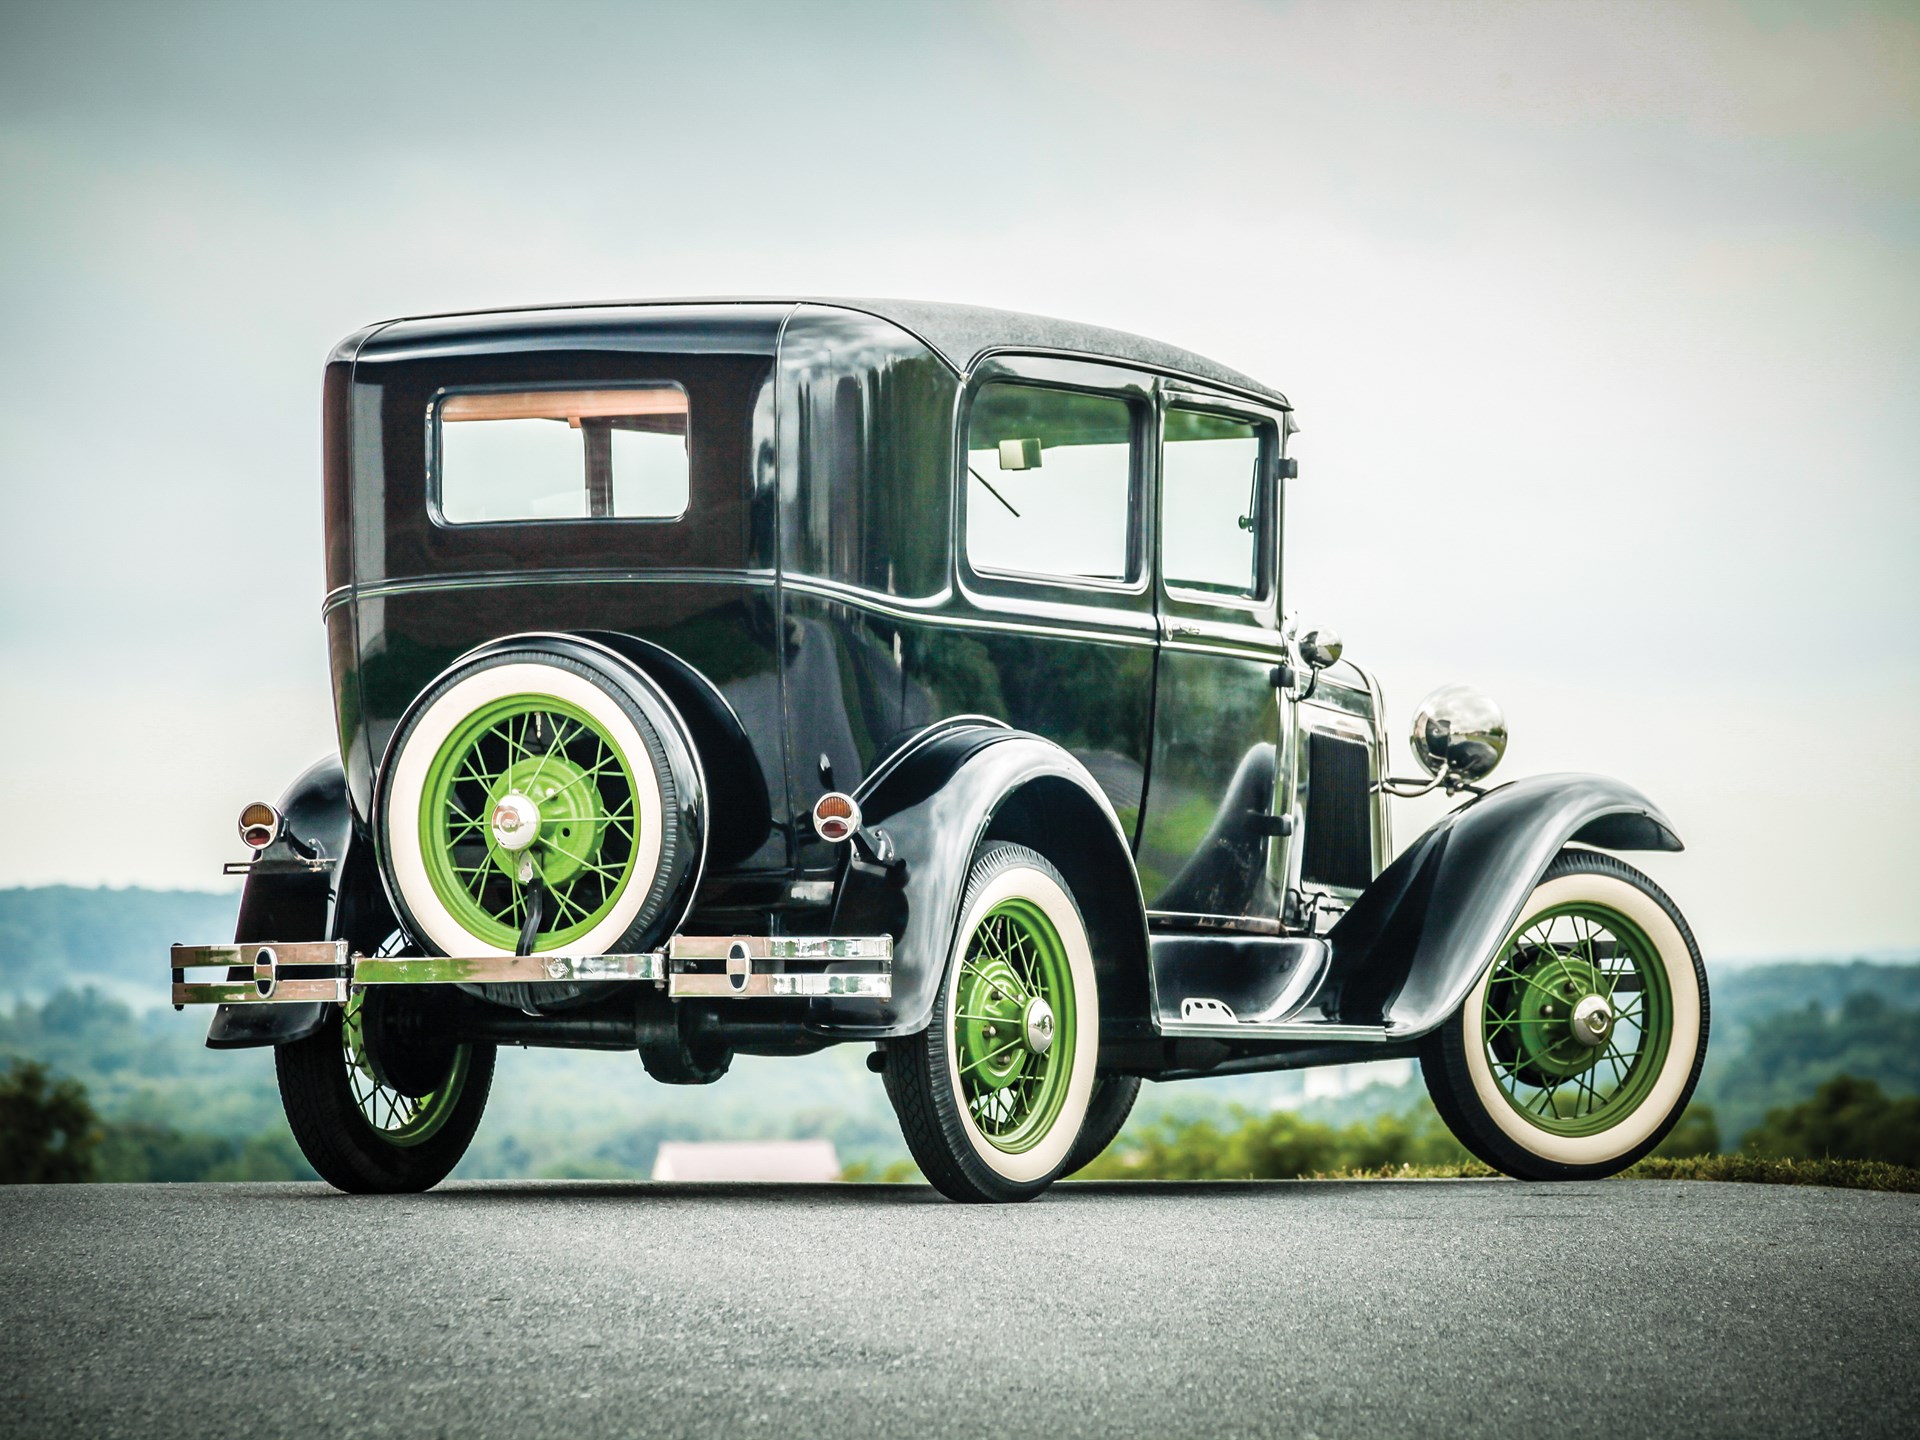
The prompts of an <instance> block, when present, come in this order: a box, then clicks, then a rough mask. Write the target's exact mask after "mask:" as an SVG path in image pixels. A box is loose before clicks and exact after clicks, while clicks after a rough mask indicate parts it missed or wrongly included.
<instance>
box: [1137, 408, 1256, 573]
mask: <svg viewBox="0 0 1920 1440" xmlns="http://www.w3.org/2000/svg"><path fill="white" fill-rule="evenodd" d="M1261 428H1262V427H1260V426H1259V425H1256V424H1254V423H1252V422H1250V421H1246V420H1237V419H1233V418H1231V417H1229V416H1225V415H1211V414H1208V413H1207V412H1206V411H1204V410H1186V409H1181V408H1180V407H1178V406H1175V407H1171V408H1169V409H1168V411H1167V417H1166V428H1165V430H1164V431H1163V433H1162V435H1161V442H1162V443H1161V452H1160V457H1161V458H1160V494H1161V507H1160V508H1161V517H1160V537H1161V538H1160V569H1161V573H1162V574H1163V575H1164V576H1165V577H1166V582H1167V584H1168V585H1169V586H1172V587H1175V588H1178V589H1182V590H1204V591H1207V592H1209V593H1212V594H1216V595H1234V596H1252V595H1257V594H1259V593H1260V578H1259V572H1258V570H1257V568H1256V567H1257V566H1258V564H1259V555H1260V546H1259V536H1260V431H1261Z"/></svg>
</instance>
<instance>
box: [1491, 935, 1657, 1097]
mask: <svg viewBox="0 0 1920 1440" xmlns="http://www.w3.org/2000/svg"><path fill="white" fill-rule="evenodd" d="M1480 1024H1481V1034H1482V1039H1483V1043H1484V1044H1485V1046H1486V1052H1487V1060H1488V1063H1489V1065H1490V1066H1491V1068H1492V1071H1493V1075H1494V1078H1495V1079H1496V1080H1497V1082H1498V1083H1499V1086H1500V1089H1501V1092H1502V1094H1503V1095H1504V1096H1505V1097H1506V1100H1507V1102H1508V1103H1509V1104H1510V1105H1512V1106H1513V1108H1514V1109H1515V1110H1517V1111H1518V1112H1519V1113H1520V1114H1521V1115H1523V1116H1525V1117H1526V1118H1527V1119H1528V1120H1529V1121H1530V1122H1532V1123H1533V1124H1535V1125H1537V1126H1539V1127H1540V1128H1541V1129H1543V1130H1547V1131H1550V1132H1552V1133H1554V1134H1558V1135H1591V1134H1595V1133H1598V1132H1599V1131H1602V1130H1605V1129H1607V1128H1609V1127H1610V1126H1612V1125H1614V1124H1616V1123H1617V1122H1618V1121H1619V1120H1621V1119H1622V1118H1624V1117H1625V1116H1626V1115H1628V1114H1629V1113H1631V1112H1632V1111H1633V1109H1634V1108H1635V1107H1636V1106H1638V1105H1639V1104H1640V1103H1641V1101H1643V1100H1644V1099H1645V1098H1646V1096H1647V1094H1648V1092H1649V1091H1650V1090H1651V1088H1652V1084H1653V1080H1654V1077H1655V1076H1657V1075H1658V1074H1659V1072H1660V1068H1661V1065H1662V1064H1663V1062H1664V1061H1665V1059H1666V1052H1667V1047H1668V1045H1669V1044H1671V1042H1672V1038H1673V1001H1672V996H1671V995H1670V993H1669V990H1668V985H1667V977H1666V969H1665V967H1664V966H1663V965H1661V964H1660V960H1659V956H1658V954H1657V953H1656V951H1655V949H1654V946H1653V942H1652V941H1651V940H1649V939H1648V938H1647V937H1646V935H1644V934H1643V933H1642V932H1641V931H1640V929H1639V927H1638V926H1636V925H1635V924H1634V923H1633V922H1632V921H1631V920H1629V919H1628V918H1627V917H1626V916H1624V915H1622V914H1620V913H1619V912H1617V911H1615V910H1612V909H1609V908H1608V907H1606V906H1603V905H1597V904H1592V903H1574V904H1568V905H1559V906H1555V907H1554V908H1553V909H1550V910H1547V911H1545V912H1544V913H1542V914H1540V915H1537V916H1535V917H1534V918H1533V919H1532V920H1531V921H1530V922H1529V923H1528V924H1527V925H1526V926H1525V927H1524V928H1522V929H1521V930H1520V931H1519V933H1517V934H1516V935H1515V936H1514V937H1513V939H1512V940H1510V941H1509V942H1508V943H1507V946H1506V948H1505V949H1504V950H1503V951H1502V952H1501V954H1500V957H1499V958H1498V959H1497V960H1496V961H1495V962H1494V967H1493V973H1492V975H1491V977H1490V978H1489V980H1488V984H1487V989H1486V999H1485V1001H1484V1003H1483V1004H1482V1007H1481V1021H1480Z"/></svg>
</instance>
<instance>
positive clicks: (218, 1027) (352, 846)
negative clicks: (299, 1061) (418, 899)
mask: <svg viewBox="0 0 1920 1440" xmlns="http://www.w3.org/2000/svg"><path fill="white" fill-rule="evenodd" d="M280 813H281V814H282V815H283V816H285V817H286V826H285V830H284V832H283V838H281V839H279V840H276V841H275V842H274V843H273V844H271V845H269V846H268V847H267V848H266V849H265V850H263V851H261V852H260V856H259V858H260V859H261V860H265V861H275V860H281V861H286V860H293V859H296V858H303V857H300V856H299V853H298V852H297V851H296V850H294V848H293V847H292V846H291V845H290V844H289V843H288V840H287V838H286V837H288V836H291V837H293V838H295V839H298V840H300V841H301V842H303V843H304V844H306V845H307V846H309V847H312V848H313V849H315V850H317V851H318V853H319V854H320V855H321V856H323V857H325V858H326V859H328V860H330V861H332V862H333V863H332V865H331V866H330V868H328V869H326V870H321V871H309V872H304V873H302V872H293V873H286V874H272V873H261V874H252V875H249V876H248V877H247V883H246V887H245V888H244V889H243V890H242V891H241V892H240V917H239V920H238V921H237V922H236V923H235V925H234V933H233V938H234V939H235V940H237V941H242V942H245V941H249V940H255V941H259V940H330V939H347V940H351V941H352V942H353V943H354V944H355V945H356V946H357V947H359V948H363V949H371V948H372V947H374V946H376V945H378V944H379V942H380V941H381V940H383V939H384V938H386V936H387V935H388V934H390V933H391V932H392V929H393V918H392V912H391V911H390V910H388V908H387V903H386V897H385V896H384V895H383V894H382V893H381V890H380V879H379V875H378V873H377V872H376V870H375V867H374V864H373V859H372V847H371V846H370V845H369V844H368V843H367V842H366V841H365V840H364V839H363V838H362V837H361V836H360V835H359V834H358V832H357V831H356V830H355V828H354V824H353V812H352V811H351V809H350V808H349V807H348V804H347V778H346V773H345V772H344V771H343V770H342V769H341V768H340V761H339V759H338V758H337V757H334V756H328V757H327V758H326V759H324V760H321V761H318V762H316V763H315V764H313V765H311V766H309V767H308V768H307V769H306V770H305V771H304V772H302V773H301V775H300V777H299V778H298V779H297V780H295V781H294V782H293V784H291V785H290V786H288V787H287V790H286V793H285V794H284V795H282V796H281V797H280ZM325 1014H326V1007H325V1006H324V1005H320V1004H313V1005H222V1006H221V1007H220V1008H219V1009H217V1010H215V1011H214V1014H213V1024H212V1025H211V1026H210V1027H209V1028H208V1031H207V1044H208V1046H209V1047H210V1048H212V1049H215V1050H239V1049H245V1048H247V1047H249V1046H254V1045H285V1044H287V1043H288V1042H289V1041H293V1040H304V1039H305V1038H306V1037H307V1036H309V1035H311V1034H312V1033H313V1032H314V1031H315V1030H317V1029H319V1027H320V1022H321V1020H322V1019H323V1018H324V1017H325Z"/></svg>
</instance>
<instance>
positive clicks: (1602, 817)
mask: <svg viewBox="0 0 1920 1440" xmlns="http://www.w3.org/2000/svg"><path fill="white" fill-rule="evenodd" d="M1569 844H1579V845H1592V846H1595V847H1598V848H1602V849H1607V850H1679V849H1681V848H1683V847H1682V846H1681V844H1680V838H1679V836H1677V835H1676V834H1675V833H1674V830H1673V825H1672V822H1670V821H1669V820H1668V819H1667V817H1666V816H1665V815H1663V814H1661V812H1660V811H1659V809H1658V808H1657V807H1656V806H1655V805H1654V803H1653V802H1652V801H1651V800H1649V799H1647V797H1646V796H1644V795H1642V794H1641V793H1640V792H1639V791H1638V790H1635V789H1634V788H1633V787H1632V786H1630V785H1623V784H1622V783H1621V782H1619V781H1618V780H1610V779H1608V778H1606V777H1605V776H1601V775H1538V776H1534V777H1531V778H1529V779H1526V780H1516V781H1514V782H1513V783H1512V784H1510V785H1503V786H1501V787H1500V788H1499V789H1497V790H1492V791H1489V792H1488V793H1487V794H1485V795H1483V796H1480V797H1478V798H1476V799H1474V800H1472V801H1469V802H1468V803H1467V804H1465V805H1462V806H1461V807H1460V808H1459V809H1458V810H1455V811H1454V812H1453V813H1452V814H1450V815H1448V816H1446V817H1445V818H1444V819H1442V820H1441V821H1440V822H1439V823H1438V824H1436V825H1434V826H1433V828H1432V829H1430V830H1428V831H1427V832H1426V834H1424V835H1422V836H1421V837H1420V838H1419V839H1418V840H1416V841H1414V842H1413V844H1412V845H1410V846H1408V847H1407V849H1406V851H1405V852H1404V853H1403V854H1402V855H1401V856H1400V857H1399V858H1398V859H1396V860H1395V861H1394V862H1393V863H1392V864H1391V865H1389V866H1388V867H1387V868H1386V869H1385V870H1384V871H1382V872H1381V874H1380V876H1379V878H1378V879H1376V880H1375V881H1374V882H1373V884H1372V885H1370V886H1368V887H1367V889H1366V890H1365V892H1364V893H1362V894H1361V896H1360V898H1359V899H1358V900H1357V901H1355V902H1354V905H1353V908H1352V909H1350V910H1349V911H1347V913H1346V914H1345V915H1344V916H1342V917H1341V919H1340V921H1339V923H1338V924H1336V925H1335V926H1334V927H1333V930H1332V931H1331V932H1330V933H1329V935H1328V937H1327V938H1328V941H1329V943H1330V944H1331V946H1332V957H1331V960H1330V962H1329V965H1328V974H1327V980H1326V983H1325V984H1324V985H1323V986H1322V988H1321V992H1320V996H1319V998H1318V1001H1317V1008H1319V1009H1320V1010H1322V1012H1323V1013H1325V1014H1326V1015H1327V1016H1328V1017H1329V1018H1332V1019H1337V1020H1338V1021H1340V1022H1341V1023H1343V1024H1350V1025H1385V1026H1386V1028H1387V1031H1388V1033H1389V1034H1390V1035H1391V1036H1392V1037H1393V1038H1394V1039H1411V1038H1413V1037H1415V1036H1419V1035H1423V1034H1425V1033H1426V1032H1428V1031H1430V1030H1432V1029H1434V1028H1435V1027H1436V1026H1438V1025H1439V1024H1440V1022H1441V1021H1443V1020H1445V1019H1446V1018H1447V1017H1448V1016H1449V1015H1451V1014H1452V1013H1453V1012H1454V1011H1455V1010H1456V1009H1457V1008H1458V1007H1459V1005H1460V1003H1461V1002H1462V1001H1463V1000H1465V999H1466V997H1467V993H1468V992H1469V991H1470V990H1472V988H1473V986H1474V984H1475V983H1476V982H1477V981H1478V980H1479V978H1480V975H1481V973H1482V972H1483V971H1484V970H1485V969H1486V967H1487V966H1488V965H1489V964H1491V963H1492V961H1493V959H1494V956H1495V954H1496V953H1497V952H1498V950H1499V948H1500V946H1501V944H1502V943H1503V942H1504V941H1505V940H1506V938H1507V934H1508V932H1509V931H1510V930H1512V928H1513V925H1514V923H1515V922H1516V921H1517V920H1518V919H1519V918H1520V909H1521V907H1522V906H1523V905H1524V904H1525V903H1526V900H1527V896H1528V895H1529V894H1531V893H1532V891H1533V888H1534V886H1535V885H1537V884H1538V883H1539V881H1540V877H1541V875H1543V874H1544V873H1545V872H1546V868H1547V866H1548V865H1550V864H1551V863H1552V862H1553V858H1554V856H1556V855H1558V854H1559V853H1560V851H1561V849H1562V847H1564V846H1566V845H1569Z"/></svg>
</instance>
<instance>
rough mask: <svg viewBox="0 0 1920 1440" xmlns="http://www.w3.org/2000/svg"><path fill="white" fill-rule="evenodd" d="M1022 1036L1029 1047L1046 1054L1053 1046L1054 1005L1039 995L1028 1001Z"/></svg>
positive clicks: (1038, 1052)
mask: <svg viewBox="0 0 1920 1440" xmlns="http://www.w3.org/2000/svg"><path fill="white" fill-rule="evenodd" d="M1020 1031H1021V1038H1022V1039H1023V1040H1025V1041H1026V1042H1027V1049H1029V1050H1031V1051H1032V1052H1033V1053H1034V1054H1036V1055H1044V1054H1046V1053H1047V1051H1049V1050H1051V1049H1052V1048H1053V1007H1052V1006H1051V1005H1049V1004H1047V1002H1046V1001H1045V1000H1043V999H1041V998H1040V997H1039V996H1038V995H1036V996H1034V997H1033V999H1031V1000H1029V1001H1028V1002H1027V1013H1026V1015H1025V1017H1024V1018H1023V1019H1022V1020H1021V1022H1020Z"/></svg>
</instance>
